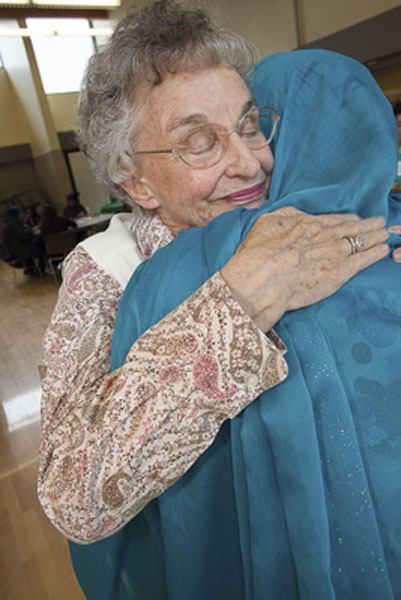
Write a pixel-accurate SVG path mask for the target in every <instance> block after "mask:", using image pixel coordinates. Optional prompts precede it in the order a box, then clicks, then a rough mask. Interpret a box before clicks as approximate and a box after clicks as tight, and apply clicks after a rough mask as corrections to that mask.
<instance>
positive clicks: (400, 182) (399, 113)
mask: <svg viewBox="0 0 401 600" xmlns="http://www.w3.org/2000/svg"><path fill="white" fill-rule="evenodd" d="M393 110H394V116H395V120H396V123H397V128H398V163H397V176H396V178H395V182H394V186H393V192H397V193H398V194H401V100H400V101H399V102H397V103H396V104H395V105H394V106H393Z"/></svg>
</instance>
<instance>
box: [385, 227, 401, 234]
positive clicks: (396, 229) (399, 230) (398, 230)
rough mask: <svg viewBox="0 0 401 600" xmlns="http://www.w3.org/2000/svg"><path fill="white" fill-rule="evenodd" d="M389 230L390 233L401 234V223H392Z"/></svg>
mask: <svg viewBox="0 0 401 600" xmlns="http://www.w3.org/2000/svg"><path fill="white" fill-rule="evenodd" d="M388 231H389V232H390V233H398V234H399V235H401V225H392V226H391V227H389V228H388Z"/></svg>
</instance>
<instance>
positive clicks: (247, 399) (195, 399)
mask: <svg viewBox="0 0 401 600" xmlns="http://www.w3.org/2000/svg"><path fill="white" fill-rule="evenodd" d="M132 235H133V239H134V240H135V242H136V244H137V247H138V249H139V251H140V253H141V254H142V255H143V257H144V258H146V257H147V256H150V255H151V254H153V253H154V252H155V251H156V250H157V249H158V248H160V247H162V246H163V245H165V244H166V243H168V242H169V241H170V240H171V235H170V233H169V232H168V230H167V228H166V227H165V226H164V225H163V224H162V223H161V222H160V221H159V220H158V219H157V218H154V217H150V216H149V217H148V218H142V219H139V220H137V221H135V223H134V225H133V227H132ZM122 292H123V290H122V287H121V285H120V284H119V283H118V282H117V280H116V279H115V278H113V277H112V276H111V275H110V274H108V273H106V272H105V271H104V270H103V269H102V268H101V266H100V265H98V264H97V263H96V262H95V261H94V260H93V258H92V257H91V256H90V254H89V253H88V252H87V251H86V250H85V249H84V248H82V247H77V248H76V249H75V250H74V251H73V252H72V253H71V254H70V256H69V257H68V259H67V260H66V261H65V265H64V270H63V283H62V285H61V288H60V291H59V297H58V302H57V305H56V307H55V310H54V313H53V316H52V318H51V322H50V324H49V326H48V329H47V331H46V334H45V339H44V357H43V360H42V363H41V365H40V373H41V377H42V382H43V396H42V433H41V443H40V457H39V463H40V464H39V479H38V494H39V499H40V502H41V504H42V506H43V509H44V511H45V513H46V514H47V516H48V517H49V519H50V520H51V521H52V523H53V524H54V525H55V527H57V528H58V529H59V530H60V531H61V532H62V533H63V534H64V535H65V536H67V537H68V538H70V539H71V540H74V541H76V542H80V543H90V542H95V541H97V540H100V539H102V538H104V537H107V536H109V535H111V534H112V533H114V532H116V531H117V530H118V529H120V528H121V527H123V526H124V525H125V524H126V523H127V522H128V521H129V520H130V519H132V518H133V517H134V516H135V515H136V514H137V513H138V512H139V511H141V510H142V509H143V508H144V506H145V505H146V504H147V503H148V502H149V501H150V500H151V499H153V498H155V497H156V496H158V495H160V494H161V493H162V492H163V491H165V490H166V489H167V488H168V487H169V486H171V485H172V484H173V483H174V482H175V481H177V480H178V479H179V478H180V477H181V476H182V475H183V474H184V473H185V472H186V471H187V470H188V469H189V468H190V467H191V466H192V465H193V464H194V462H195V461H196V460H197V458H198V457H199V456H200V455H201V453H202V452H204V451H205V450H206V449H207V448H208V447H209V446H210V445H211V444H212V442H213V440H214V438H215V436H216V434H217V432H218V431H219V428H220V427H221V425H222V423H223V422H224V421H225V420H226V419H231V418H233V417H235V416H236V415H237V414H238V413H239V412H241V411H242V410H243V409H244V408H245V407H246V406H247V405H248V404H249V403H251V402H252V401H253V400H254V399H255V398H256V397H257V396H258V395H259V394H261V393H262V391H264V390H266V389H268V388H270V387H272V386H273V385H276V384H277V383H279V382H281V381H283V380H284V378H285V377H286V375H287V365H286V362H285V360H284V357H283V355H284V353H285V347H284V345H283V344H282V342H281V341H280V339H279V338H278V336H276V335H275V334H274V332H270V333H269V334H268V335H264V334H263V333H262V332H261V331H260V330H259V329H258V328H257V327H256V326H255V325H254V323H253V322H252V320H251V319H250V318H249V317H248V316H247V315H246V314H245V313H244V312H243V310H242V309H241V307H240V306H239V304H238V303H237V302H236V301H235V300H234V298H233V297H232V296H231V294H230V291H229V289H228V287H227V286H226V284H225V282H224V280H223V279H222V277H221V276H220V274H219V273H217V274H215V275H214V276H213V277H211V278H210V279H209V280H208V281H207V282H206V283H205V284H204V285H203V286H202V287H200V288H199V289H198V290H197V291H196V292H195V293H194V294H193V295H192V296H191V297H190V298H188V299H187V300H186V301H184V302H183V303H182V304H181V305H180V306H178V308H176V309H175V310H174V311H173V312H171V313H170V314H169V315H167V317H165V318H164V319H163V320H162V321H160V322H159V323H158V324H157V325H155V326H154V327H152V328H151V329H149V330H148V331H147V332H146V333H145V334H144V335H143V336H142V337H140V338H139V340H138V341H137V342H136V343H135V344H134V345H133V346H132V348H131V350H130V352H129V354H128V357H127V360H126V362H125V364H124V365H123V367H122V368H120V369H118V370H117V371H115V372H113V373H110V364H109V353H110V345H111V340H112V335H113V328H114V321H115V316H116V311H117V307H118V303H119V300H120V297H121V295H122Z"/></svg>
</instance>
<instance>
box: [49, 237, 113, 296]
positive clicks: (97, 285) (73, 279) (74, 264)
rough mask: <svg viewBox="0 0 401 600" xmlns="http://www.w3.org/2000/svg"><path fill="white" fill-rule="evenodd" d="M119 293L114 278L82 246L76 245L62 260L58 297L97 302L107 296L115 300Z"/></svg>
mask: <svg viewBox="0 0 401 600" xmlns="http://www.w3.org/2000/svg"><path fill="white" fill-rule="evenodd" d="M121 293H122V289H121V287H120V285H119V283H118V281H117V280H116V278H114V277H113V276H112V275H110V274H109V273H106V272H105V271H104V270H103V269H102V267H101V265H99V264H98V263H97V262H96V261H95V260H94V259H93V258H92V257H91V256H90V254H89V253H88V252H87V251H86V249H85V248H83V247H82V246H77V247H76V248H75V249H74V250H73V251H72V252H71V253H70V254H69V255H68V257H67V258H66V260H65V261H64V265H63V283H62V286H61V288H60V293H59V299H60V298H64V299H65V300H67V299H72V297H75V298H77V299H79V301H80V302H81V303H83V302H88V301H90V302H96V303H98V302H99V301H100V300H102V299H107V298H109V299H113V300H117V299H118V298H119V297H120V295H121Z"/></svg>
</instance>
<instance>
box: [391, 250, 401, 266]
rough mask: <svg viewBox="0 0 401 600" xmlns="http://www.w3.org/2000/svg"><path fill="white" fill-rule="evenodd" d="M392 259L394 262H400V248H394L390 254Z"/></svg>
mask: <svg viewBox="0 0 401 600" xmlns="http://www.w3.org/2000/svg"><path fill="white" fill-rule="evenodd" d="M391 256H392V258H393V260H395V262H398V263H399V262H401V248H396V249H395V250H393V253H392V255H391Z"/></svg>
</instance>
